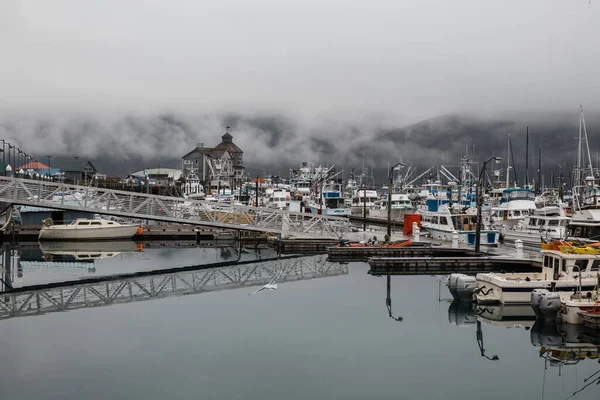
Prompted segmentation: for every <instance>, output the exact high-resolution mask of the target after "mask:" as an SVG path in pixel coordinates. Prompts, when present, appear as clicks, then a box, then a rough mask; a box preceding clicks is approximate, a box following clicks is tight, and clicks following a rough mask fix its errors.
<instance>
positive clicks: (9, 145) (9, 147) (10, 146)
mask: <svg viewBox="0 0 600 400" xmlns="http://www.w3.org/2000/svg"><path fill="white" fill-rule="evenodd" d="M7 144H8V163H7V164H6V165H5V166H4V175H6V167H7V166H9V165H10V149H11V148H12V145H11V144H10V143H7Z"/></svg>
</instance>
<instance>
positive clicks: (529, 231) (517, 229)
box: [496, 206, 571, 247]
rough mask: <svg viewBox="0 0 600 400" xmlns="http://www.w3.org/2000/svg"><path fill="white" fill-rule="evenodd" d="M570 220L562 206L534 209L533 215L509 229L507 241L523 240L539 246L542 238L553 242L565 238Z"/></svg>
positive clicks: (525, 242)
mask: <svg viewBox="0 0 600 400" xmlns="http://www.w3.org/2000/svg"><path fill="white" fill-rule="evenodd" d="M570 220H571V218H569V217H567V216H566V214H565V212H564V208H562V207H560V206H548V207H543V208H540V209H537V210H534V211H533V214H532V215H528V216H526V217H525V218H524V219H523V221H522V222H519V223H517V225H513V227H512V229H507V230H506V233H505V240H506V241H507V242H514V241H516V240H521V241H522V242H523V245H525V246H532V247H538V246H540V239H542V240H543V241H544V242H551V241H552V240H559V239H562V238H564V237H565V236H566V230H567V226H568V224H569V221H570ZM502 222H504V221H500V224H502ZM496 226H497V225H496Z"/></svg>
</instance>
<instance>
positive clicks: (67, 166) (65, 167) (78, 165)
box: [59, 160, 98, 172]
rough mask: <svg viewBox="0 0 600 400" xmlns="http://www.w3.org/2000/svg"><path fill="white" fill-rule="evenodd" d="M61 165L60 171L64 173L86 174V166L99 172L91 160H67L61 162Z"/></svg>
mask: <svg viewBox="0 0 600 400" xmlns="http://www.w3.org/2000/svg"><path fill="white" fill-rule="evenodd" d="M59 164H60V165H59V167H60V170H61V171H63V172H84V171H85V170H84V167H85V166H86V165H89V166H90V167H92V169H93V172H97V171H98V170H97V169H96V167H94V164H92V162H91V161H89V160H67V161H61V162H60V163H59Z"/></svg>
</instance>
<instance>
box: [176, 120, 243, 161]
mask: <svg viewBox="0 0 600 400" xmlns="http://www.w3.org/2000/svg"><path fill="white" fill-rule="evenodd" d="M196 151H198V152H199V153H200V154H204V155H205V156H207V157H210V158H215V159H218V158H221V157H222V156H223V153H225V152H226V151H227V152H229V153H230V154H232V153H243V151H242V149H240V148H239V147H238V146H237V145H236V144H235V143H233V136H231V134H230V133H229V126H228V127H227V129H226V130H225V134H224V135H223V136H221V143H219V144H218V145H216V146H215V147H212V148H211V147H198V146H196V148H194V150H192V151H190V152H189V153H187V154H186V155H184V156H183V157H182V158H186V157H188V156H190V155H191V154H192V153H194V152H196Z"/></svg>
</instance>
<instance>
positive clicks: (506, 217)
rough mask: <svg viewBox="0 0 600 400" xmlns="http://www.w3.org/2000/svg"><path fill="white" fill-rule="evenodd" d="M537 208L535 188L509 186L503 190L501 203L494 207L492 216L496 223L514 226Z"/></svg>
mask: <svg viewBox="0 0 600 400" xmlns="http://www.w3.org/2000/svg"><path fill="white" fill-rule="evenodd" d="M536 209H537V207H536V205H535V193H534V191H533V190H530V189H522V188H508V189H504V190H503V191H502V199H501V200H500V205H498V206H496V207H492V215H491V217H492V218H493V220H494V221H495V223H496V224H499V225H506V226H507V227H509V228H512V227H513V226H515V225H517V224H518V223H519V222H520V221H523V220H524V219H525V217H527V216H528V215H530V214H533V212H534V211H535V210H536Z"/></svg>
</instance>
